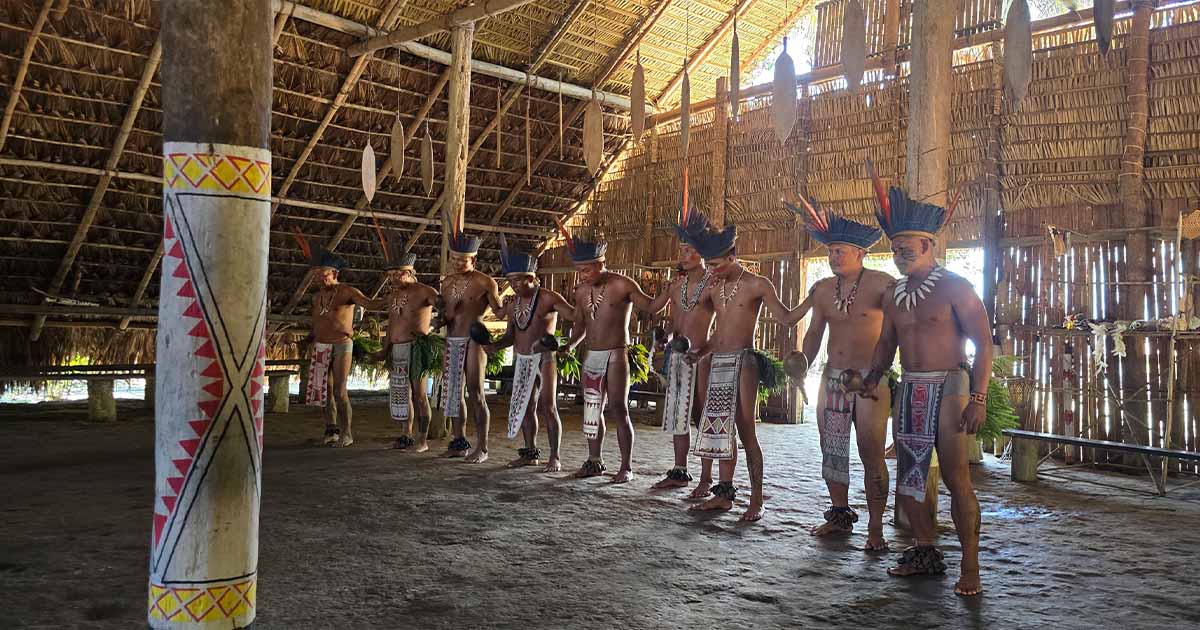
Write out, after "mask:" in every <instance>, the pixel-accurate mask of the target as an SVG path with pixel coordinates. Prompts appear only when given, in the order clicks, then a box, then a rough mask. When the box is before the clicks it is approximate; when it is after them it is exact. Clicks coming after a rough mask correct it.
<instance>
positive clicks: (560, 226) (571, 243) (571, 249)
mask: <svg viewBox="0 0 1200 630" xmlns="http://www.w3.org/2000/svg"><path fill="white" fill-rule="evenodd" d="M554 224H555V225H557V226H558V231H559V232H560V233H561V234H562V235H563V238H564V239H566V241H567V251H569V252H571V253H575V239H574V238H571V233H570V232H568V231H567V227H566V226H565V225H563V222H562V219H561V218H560V217H554Z"/></svg>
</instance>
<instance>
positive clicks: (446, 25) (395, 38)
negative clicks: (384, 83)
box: [346, 0, 534, 57]
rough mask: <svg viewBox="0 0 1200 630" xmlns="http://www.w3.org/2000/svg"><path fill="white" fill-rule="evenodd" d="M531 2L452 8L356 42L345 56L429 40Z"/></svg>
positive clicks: (504, 0) (502, 0)
mask: <svg viewBox="0 0 1200 630" xmlns="http://www.w3.org/2000/svg"><path fill="white" fill-rule="evenodd" d="M533 1H534V0H483V2H480V3H479V4H469V5H467V6H465V7H462V8H460V9H455V10H454V11H451V12H450V13H447V14H445V15H439V16H437V17H435V18H432V19H429V20H425V21H424V22H421V23H420V24H416V25H413V26H406V27H404V28H402V29H398V30H396V31H393V32H391V33H388V34H387V35H382V36H379V37H372V38H371V39H368V40H367V41H365V42H359V43H357V44H354V45H353V46H350V47H349V48H347V49H346V53H347V54H349V55H350V56H351V57H358V56H360V55H366V54H369V53H373V52H375V51H377V50H382V49H384V48H390V47H392V46H397V45H399V44H403V43H405V42H411V41H414V40H418V39H421V38H423V37H428V36H430V35H433V34H434V33H441V32H443V31H449V30H450V29H452V28H454V27H455V26H457V25H460V24H469V23H471V22H475V21H477V20H482V19H484V18H487V17H492V16H493V15H498V14H500V13H504V12H506V11H512V10H513V9H516V8H518V7H522V6H524V5H527V4H529V3H530V2H533Z"/></svg>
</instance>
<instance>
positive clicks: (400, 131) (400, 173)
mask: <svg viewBox="0 0 1200 630" xmlns="http://www.w3.org/2000/svg"><path fill="white" fill-rule="evenodd" d="M405 144H406V143H405V142H404V123H402V122H400V116H399V114H397V115H396V122H394V123H392V143H391V148H390V149H389V150H390V151H391V152H392V174H393V175H395V176H396V180H397V181H399V180H400V178H402V177H404V145H405Z"/></svg>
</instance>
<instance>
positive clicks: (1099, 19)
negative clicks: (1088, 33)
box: [1008, 0, 1116, 55]
mask: <svg viewBox="0 0 1200 630" xmlns="http://www.w3.org/2000/svg"><path fill="white" fill-rule="evenodd" d="M1028 10H1029V9H1028V8H1026V12H1028ZM1115 10H1116V6H1115V0H1095V3H1094V4H1093V6H1092V14H1093V15H1094V16H1095V20H1096V45H1097V46H1099V47H1100V54H1101V55H1107V54H1108V49H1109V47H1110V46H1112V33H1113V13H1114V12H1115ZM1008 14H1009V15H1010V16H1011V15H1012V11H1011V10H1010V11H1009V12H1008Z"/></svg>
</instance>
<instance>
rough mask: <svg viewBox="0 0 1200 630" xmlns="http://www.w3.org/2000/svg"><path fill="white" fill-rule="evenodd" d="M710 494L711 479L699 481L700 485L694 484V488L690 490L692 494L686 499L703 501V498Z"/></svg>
mask: <svg viewBox="0 0 1200 630" xmlns="http://www.w3.org/2000/svg"><path fill="white" fill-rule="evenodd" d="M710 494H712V480H711V479H701V480H700V483H698V484H696V487H695V488H692V493H691V494H689V495H688V498H689V499H703V498H704V497H707V496H708V495H710Z"/></svg>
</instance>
